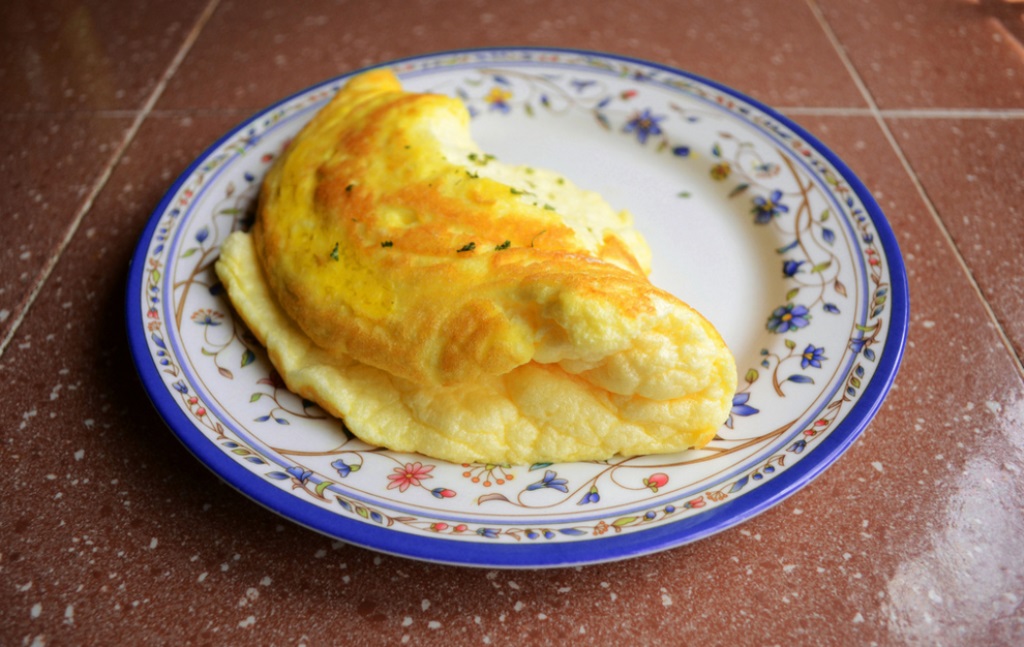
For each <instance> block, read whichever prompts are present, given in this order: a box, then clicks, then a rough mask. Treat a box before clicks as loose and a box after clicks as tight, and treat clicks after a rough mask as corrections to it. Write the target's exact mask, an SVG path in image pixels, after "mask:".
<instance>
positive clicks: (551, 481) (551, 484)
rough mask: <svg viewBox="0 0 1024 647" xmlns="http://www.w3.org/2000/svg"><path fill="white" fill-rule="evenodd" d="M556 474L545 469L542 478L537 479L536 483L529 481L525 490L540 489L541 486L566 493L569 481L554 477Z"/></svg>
mask: <svg viewBox="0 0 1024 647" xmlns="http://www.w3.org/2000/svg"><path fill="white" fill-rule="evenodd" d="M557 476H558V475H557V474H555V473H554V472H553V471H551V470H547V471H546V472H544V478H542V479H541V480H539V481H537V482H536V483H531V484H530V485H528V486H526V490H527V491H531V490H540V489H542V488H551V489H552V490H558V491H559V492H564V493H566V494H568V493H569V486H568V484H569V481H567V480H565V479H560V478H556V477H557Z"/></svg>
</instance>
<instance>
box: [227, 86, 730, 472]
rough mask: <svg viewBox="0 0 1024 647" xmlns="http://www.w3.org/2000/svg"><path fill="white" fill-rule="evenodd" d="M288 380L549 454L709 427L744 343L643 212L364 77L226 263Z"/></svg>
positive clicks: (416, 97)
mask: <svg viewBox="0 0 1024 647" xmlns="http://www.w3.org/2000/svg"><path fill="white" fill-rule="evenodd" d="M216 270H217V274H218V276H219V277H220V279H221V281H222V282H223V284H224V286H225V288H226V290H227V293H228V295H229V297H230V299H231V302H232V303H233V305H234V307H235V308H236V310H237V311H238V313H239V314H240V315H241V317H242V318H243V319H244V320H245V322H246V324H247V325H248V326H249V327H250V329H251V330H252V332H253V333H254V335H255V336H256V337H257V338H258V339H259V340H260V342H261V343H263V344H264V345H265V347H266V348H267V352H268V355H269V357H270V359H271V361H272V362H273V364H274V366H275V367H276V368H277V370H278V372H279V373H280V374H281V376H282V378H283V379H284V380H285V382H286V384H287V385H288V387H289V388H290V389H291V390H292V391H294V392H296V393H298V394H299V395H301V396H302V397H305V398H308V399H310V400H313V401H315V402H317V403H318V404H320V405H321V406H322V407H323V408H324V409H325V410H327V411H329V412H330V413H332V414H333V415H335V416H338V417H340V418H342V419H343V420H344V422H345V424H346V425H347V427H348V428H349V429H350V430H351V431H352V432H353V433H354V434H355V435H356V436H358V437H359V438H360V439H362V440H364V441H365V442H368V443H371V444H374V445H379V446H384V447H387V448H389V449H392V450H396V451H410V452H420V453H422V454H426V455H428V456H432V457H436V458H441V459H446V460H450V461H453V462H483V463H536V462H554V461H575V460H601V459H607V458H610V457H611V456H613V455H616V454H620V455H638V454H653V453H665V452H673V451H679V450H684V449H687V448H690V447H700V446H702V445H704V444H706V443H707V442H708V441H709V440H710V439H711V438H712V437H713V436H714V434H715V431H716V430H717V429H718V427H719V426H720V425H721V424H722V422H723V421H724V420H725V418H726V417H727V416H728V412H729V408H730V406H731V401H732V396H733V393H734V391H735V387H736V369H735V363H734V361H733V358H732V355H731V354H730V352H729V350H728V348H727V347H726V346H725V344H724V342H723V341H722V339H721V337H720V336H719V335H718V333H717V332H716V331H715V329H714V328H713V327H712V326H711V324H710V323H708V322H707V321H706V320H705V319H704V318H703V317H702V316H701V315H700V314H699V313H697V312H696V311H695V310H693V309H692V308H690V307H689V306H687V305H686V304H685V303H683V302H682V301H680V300H679V299H677V298H676V297H674V296H672V295H671V294H669V293H667V292H665V291H663V290H660V289H658V288H656V287H654V286H653V285H652V284H651V283H650V281H649V280H648V279H647V274H648V272H649V270H650V252H649V251H648V248H647V246H646V243H645V242H644V241H643V239H642V237H641V236H640V234H639V233H638V232H637V231H636V230H635V229H634V228H633V223H632V218H631V217H630V215H629V214H628V213H627V212H617V211H615V210H614V209H612V208H611V207H610V206H609V205H608V204H607V203H606V202H605V201H604V200H603V199H602V198H601V197H600V196H599V195H598V194H597V193H594V192H592V191H585V190H582V189H580V188H578V187H576V186H575V185H574V184H572V183H571V182H570V181H569V180H567V179H565V178H563V177H561V176H560V175H558V174H556V173H552V172H550V171H543V170H540V169H534V168H529V167H522V166H518V167H516V166H508V165H505V164H502V163H500V162H499V161H498V160H496V159H494V158H493V157H491V156H490V155H487V154H485V153H484V152H482V151H480V150H479V148H478V147H477V146H476V144H475V143H474V142H473V141H472V139H471V137H470V132H469V116H468V113H467V111H466V109H465V107H464V106H463V104H462V103H461V102H460V101H458V100H456V99H453V98H449V97H445V96H440V95H433V94H416V93H409V92H405V91H403V89H402V87H401V85H400V83H399V82H398V80H397V78H396V77H395V76H394V75H393V74H392V73H391V72H389V71H386V70H377V71H371V72H367V73H364V74H362V75H360V76H357V77H355V78H353V79H352V80H351V81H349V83H348V84H347V85H346V86H345V87H344V88H342V90H341V91H340V92H339V93H338V94H337V95H336V96H335V98H334V99H333V100H332V101H331V102H330V103H328V105H326V106H325V107H324V108H323V109H322V110H321V111H320V112H319V113H318V114H317V115H316V116H315V117H314V118H313V119H312V121H311V122H310V123H309V124H308V125H307V126H306V127H305V128H304V129H303V130H302V131H301V132H300V133H299V135H298V136H297V137H296V138H295V139H294V140H293V141H292V142H291V144H290V145H289V147H288V149H287V150H286V151H285V153H284V154H283V155H282V156H281V157H280V158H279V159H278V160H277V162H276V163H275V165H274V166H273V167H272V169H271V170H270V172H269V174H268V175H267V177H266V179H265V180H264V184H263V186H262V191H261V194H260V204H259V212H258V217H257V220H256V223H255V224H254V226H253V228H252V230H251V232H248V233H243V232H236V233H233V234H232V235H231V236H230V237H229V238H228V239H227V240H226V241H225V243H224V245H223V247H222V250H221V256H220V259H219V261H218V263H217V266H216Z"/></svg>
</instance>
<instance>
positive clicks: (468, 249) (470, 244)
mask: <svg viewBox="0 0 1024 647" xmlns="http://www.w3.org/2000/svg"><path fill="white" fill-rule="evenodd" d="M474 249H476V243H474V242H468V243H466V244H465V245H463V246H462V247H460V248H459V249H458V252H459V253H460V254H461V253H462V252H471V251H473V250H474Z"/></svg>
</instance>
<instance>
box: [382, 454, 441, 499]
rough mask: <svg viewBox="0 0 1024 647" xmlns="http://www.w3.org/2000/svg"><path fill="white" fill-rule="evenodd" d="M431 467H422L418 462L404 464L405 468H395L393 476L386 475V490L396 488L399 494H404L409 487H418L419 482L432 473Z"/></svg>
mask: <svg viewBox="0 0 1024 647" xmlns="http://www.w3.org/2000/svg"><path fill="white" fill-rule="evenodd" d="M433 469H434V466H433V465H424V464H423V463H420V462H419V461H417V462H415V463H406V464H405V467H396V468H395V469H394V472H395V473H394V474H388V480H389V481H391V482H390V483H388V489H389V490H393V489H395V488H398V491H399V492H405V491H406V490H408V489H409V487H410V486H413V485H415V486H419V485H420V481H424V480H426V479H429V478H433V477H432V476H430V472H431V471H433Z"/></svg>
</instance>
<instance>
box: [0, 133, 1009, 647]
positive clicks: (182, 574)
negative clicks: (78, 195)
mask: <svg viewBox="0 0 1024 647" xmlns="http://www.w3.org/2000/svg"><path fill="white" fill-rule="evenodd" d="M801 121H802V122H803V123H804V124H805V125H807V126H808V127H810V128H811V129H812V130H813V131H814V132H816V133H818V134H820V135H821V136H822V138H823V139H824V140H825V141H826V142H827V143H829V144H831V145H832V146H834V147H835V149H836V151H837V152H838V153H839V154H840V155H843V156H844V157H845V158H846V159H848V161H850V163H851V164H852V165H853V167H854V168H855V169H856V170H857V171H859V172H861V173H862V174H863V178H864V179H865V181H866V182H867V184H868V186H869V187H870V188H871V189H872V190H873V191H874V192H875V193H876V195H877V196H878V198H879V200H880V202H881V204H882V206H883V208H885V209H886V210H887V211H888V212H889V215H890V218H891V220H892V222H893V225H894V228H895V229H896V232H897V236H898V238H899V240H900V243H901V244H902V245H903V246H904V249H905V250H906V252H907V261H908V266H909V270H910V280H911V290H912V298H913V301H914V305H913V324H912V328H911V339H910V345H909V347H908V350H907V355H906V360H905V363H904V366H903V369H902V371H901V373H900V375H899V378H898V379H897V384H896V388H895V390H894V392H893V393H892V395H891V396H890V398H889V400H888V401H887V403H886V404H885V406H884V407H883V409H882V411H881V413H880V414H879V416H878V417H877V418H876V420H875V421H874V422H873V423H872V425H871V426H870V427H869V429H868V431H867V432H866V433H865V435H864V436H863V437H862V438H861V439H860V440H859V441H858V442H857V443H856V444H855V445H854V446H853V447H852V448H851V449H850V451H849V452H848V454H847V455H845V456H844V457H843V458H842V459H840V460H839V461H838V463H837V464H836V465H835V466H833V467H832V468H831V469H829V470H828V471H826V472H825V473H824V474H823V475H822V476H821V477H819V478H818V479H817V480H816V481H815V482H814V483H812V484H811V485H810V486H808V487H807V488H805V489H804V490H802V491H800V492H798V493H797V494H796V495H794V496H793V497H792V498H790V499H788V500H786V501H785V502H783V503H782V504H780V505H778V506H777V507H775V508H773V509H772V510H770V511H768V512H766V513H765V514H763V515H761V516H759V517H756V518H755V519H753V520H751V521H750V522H748V523H745V524H743V525H742V526H740V527H738V528H734V529H732V530H729V531H726V532H724V533H722V534H720V535H718V536H715V537H712V538H710V539H707V540H704V541H700V542H697V543H695V544H691V545H688V546H683V547H680V548H678V549H675V550H672V551H668V552H665V553H661V554H658V555H653V556H650V557H644V558H639V559H634V560H629V561H625V562H621V563H613V564H605V565H598V566H592V567H584V568H573V569H555V570H549V571H493V570H484V569H465V568H452V567H445V566H438V565H429V564H423V563H418V562H413V561H408V560H404V559H400V558H394V557H388V556H383V555H378V554H375V553H372V552H370V551H366V550H362V549H359V548H355V547H352V546H348V545H346V544H343V543H340V542H335V541H332V540H331V539H328V538H325V537H322V536H319V535H317V534H314V533H312V532H309V531H307V530H304V529H302V528H300V527H298V526H296V525H294V524H292V523H290V522H287V521H283V520H281V519H279V518H278V517H276V516H274V515H273V514H271V513H270V512H267V511H266V510H264V509H262V508H260V507H258V506H257V505H255V504H253V503H251V502H249V501H248V500H247V499H245V498H244V497H242V496H241V495H240V494H238V493H237V492H235V491H233V490H232V489H230V488H229V487H227V486H225V485H224V484H222V483H221V482H220V481H219V480H218V479H217V478H216V477H214V476H213V475H211V474H209V473H208V472H207V471H206V470H205V468H203V467H201V466H200V464H199V463H198V461H196V460H194V459H193V458H192V457H191V456H190V455H189V454H188V453H187V452H186V451H185V450H184V449H183V448H182V447H181V446H180V445H179V444H178V442H177V441H176V440H175V439H174V437H173V436H172V434H171V433H170V432H169V431H168V430H167V429H166V428H165V427H164V425H163V423H162V422H161V421H160V420H159V418H158V417H157V415H156V414H155V412H154V411H153V409H152V408H151V406H150V405H149V404H148V402H147V399H146V396H145V394H144V392H143V390H142V389H141V387H140V386H139V385H138V382H137V380H136V379H135V377H134V369H133V366H132V364H131V360H130V359H129V356H128V349H127V344H126V341H125V339H124V334H123V325H122V323H121V322H122V301H123V291H124V278H125V277H124V272H125V269H126V263H127V260H128V257H129V256H130V254H131V252H132V249H133V246H134V244H135V239H136V237H137V236H138V234H139V233H140V232H141V230H142V228H143V225H144V223H145V221H146V219H147V217H148V213H149V211H150V210H151V209H152V208H153V207H154V206H155V204H156V202H157V201H158V199H159V197H160V195H161V193H162V191H163V190H164V189H165V188H166V187H167V186H168V185H169V184H170V182H171V180H172V179H173V177H174V175H176V173H177V172H178V171H179V170H180V169H182V168H184V167H185V165H186V164H187V162H188V160H190V159H191V157H192V156H193V155H194V154H196V153H198V152H199V151H200V150H201V149H202V148H204V147H205V145H206V144H207V143H208V142H209V141H210V140H211V139H212V138H214V137H215V136H216V135H217V134H219V133H220V132H223V131H224V130H226V129H227V128H228V127H229V126H230V125H231V123H232V122H233V119H230V118H228V117H226V116H206V117H200V116H190V117H181V116H168V117H161V118H159V119H151V120H150V121H148V122H147V123H146V124H145V126H144V128H143V129H142V131H141V132H140V134H139V137H138V138H137V140H136V141H135V142H134V143H133V145H132V146H131V147H130V149H129V150H128V151H127V155H126V157H125V159H124V160H123V162H122V164H120V165H119V167H118V169H117V170H116V172H115V174H114V176H113V177H112V179H111V182H110V183H109V185H108V187H107V189H106V190H105V191H104V192H103V194H101V196H100V197H99V199H98V201H97V204H96V206H95V208H94V209H93V210H92V212H90V214H89V215H88V216H87V218H86V221H85V222H84V223H83V229H84V230H87V229H89V228H95V229H96V230H102V231H104V232H106V239H105V242H106V245H107V252H106V253H104V254H98V253H97V252H96V243H95V241H94V240H92V239H89V238H88V237H87V236H85V235H84V234H80V235H78V236H76V238H75V239H74V241H73V242H72V245H71V248H70V249H69V250H68V253H66V254H65V255H64V257H63V258H62V260H61V262H60V264H59V265H58V267H57V269H56V271H55V274H54V277H53V278H52V285H51V286H50V287H49V289H48V290H47V291H46V292H45V293H44V294H43V295H41V297H40V299H39V301H38V302H37V303H36V305H35V307H34V308H33V309H32V311H31V312H30V313H29V316H28V319H27V320H26V322H25V325H24V326H23V327H22V329H21V330H20V331H19V334H18V337H17V338H16V340H15V342H16V343H15V344H13V345H12V347H11V349H10V350H9V351H8V353H7V354H6V355H5V356H4V357H3V358H2V360H0V379H2V380H4V382H5V383H6V384H8V385H9V387H8V393H7V395H6V399H5V402H6V403H7V405H8V409H9V412H11V413H9V415H8V416H6V417H5V418H4V420H5V422H3V423H2V424H3V425H4V427H3V436H4V438H5V442H6V445H5V447H4V453H3V454H2V458H0V460H2V461H3V468H4V473H5V475H6V478H5V479H3V480H2V481H0V517H2V518H3V519H4V520H5V521H7V520H9V523H4V524H3V525H2V526H0V546H3V549H2V551H3V552H2V559H0V580H2V581H5V582H8V583H9V585H8V586H5V587H3V588H0V627H3V628H4V629H5V630H6V632H5V633H6V634H7V635H10V636H14V637H15V638H16V639H17V640H18V641H21V640H23V639H24V641H25V642H27V643H31V642H32V640H34V639H38V640H40V641H45V642H46V643H47V644H58V643H60V644H63V643H92V644H105V643H111V642H117V643H122V644H123V643H125V642H128V643H140V642H146V643H152V642H160V643H171V644H237V643H240V642H256V643H261V644H299V643H305V644H337V643H339V642H352V643H355V644H395V643H400V642H402V641H403V638H405V637H408V638H406V639H407V640H409V641H410V642H411V643H414V644H429V645H442V644H444V645H468V644H487V643H490V644H495V643H499V642H501V643H507V644H524V645H525V644H562V643H567V642H570V641H571V642H573V643H574V644H593V645H604V644H610V643H613V642H629V643H631V644H652V645H656V644H679V643H680V642H683V643H691V642H705V641H708V640H712V639H713V641H715V642H719V641H720V642H723V643H737V644H746V643H747V642H749V639H750V636H752V635H756V636H770V637H771V641H774V642H779V643H783V644H795V643H802V642H811V641H813V642H818V643H821V644H851V643H856V644H868V643H870V642H877V643H880V644H904V643H908V642H910V643H913V642H921V643H936V642H963V643H964V644H1012V643H1013V641H1014V640H1016V639H1019V638H1020V637H1021V635H1022V631H1024V628H1022V626H1021V624H1020V622H1019V611H1018V610H1017V606H1016V605H1019V602H1020V599H1021V597H1022V596H1021V591H1022V590H1024V589H1022V587H1024V574H1022V572H1021V571H1020V569H1019V568H1007V567H1006V565H1007V564H1020V563H1021V562H1022V561H1024V554H1022V548H1021V544H1020V542H1019V541H1018V538H1019V536H1020V534H1021V532H1022V531H1024V516H1022V514H1021V512H1020V510H1019V508H1018V505H1017V501H1019V500H1020V497H1021V496H1022V494H1024V492H1022V490H1024V486H1022V485H1021V482H1020V479H1019V474H1020V472H1021V470H1024V461H1022V459H1021V448H1022V446H1024V384H1022V382H1021V380H1020V378H1019V376H1018V375H1017V373H1016V372H1015V368H1014V366H1013V363H1012V362H1011V361H1010V359H1009V356H1008V355H1007V354H1006V352H1005V350H1004V349H1003V348H1002V347H1001V345H1000V344H999V341H998V338H997V336H996V334H995V331H994V330H993V328H992V326H991V323H990V322H989V321H988V320H987V318H986V317H987V315H986V313H985V311H984V309H983V308H982V306H981V302H980V301H979V300H978V298H977V295H976V294H975V293H974V292H972V291H971V290H970V287H969V285H968V283H967V279H966V277H965V275H964V274H963V273H962V271H961V270H960V268H959V267H958V266H957V264H956V263H955V262H953V260H952V252H951V250H950V248H949V247H948V244H947V243H946V242H945V240H944V239H943V237H942V236H941V234H940V232H939V231H938V228H937V227H936V226H935V223H934V221H933V220H932V219H931V217H930V216H929V215H928V213H927V212H926V210H925V209H924V206H923V204H922V203H921V202H920V200H919V199H918V197H917V194H916V191H915V189H914V187H913V185H912V184H911V183H910V181H909V179H908V178H907V177H906V176H905V175H900V174H899V173H894V172H892V170H891V169H893V168H894V167H895V161H894V159H893V158H894V155H893V153H892V151H891V150H890V149H889V148H888V144H887V143H886V141H885V139H884V138H883V137H882V135H881V132H880V130H879V129H878V127H877V125H876V124H875V122H874V121H873V120H870V119H853V118H811V117H807V116H804V117H802V118H801ZM68 303H69V304H70V306H69V307H66V306H65V304H68ZM68 312H71V313H74V314H75V316H74V317H69V316H67V313H68ZM929 322H934V323H929ZM965 331H970V335H971V338H972V344H973V345H972V351H971V353H972V356H971V362H970V363H968V364H966V365H960V364H957V365H956V368H955V370H942V367H943V366H945V365H946V363H947V362H948V360H949V358H950V357H958V353H959V352H961V351H960V347H961V345H962V343H963V340H964V339H965V338H966V336H965V335H966V333H965ZM40 367H45V368H40ZM965 567H966V568H969V569H970V571H969V572H971V573H976V574H980V575H982V576H983V577H978V578H974V577H965V576H964V575H963V572H962V569H963V568H965ZM993 617H995V620H993ZM339 619H342V620H339Z"/></svg>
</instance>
